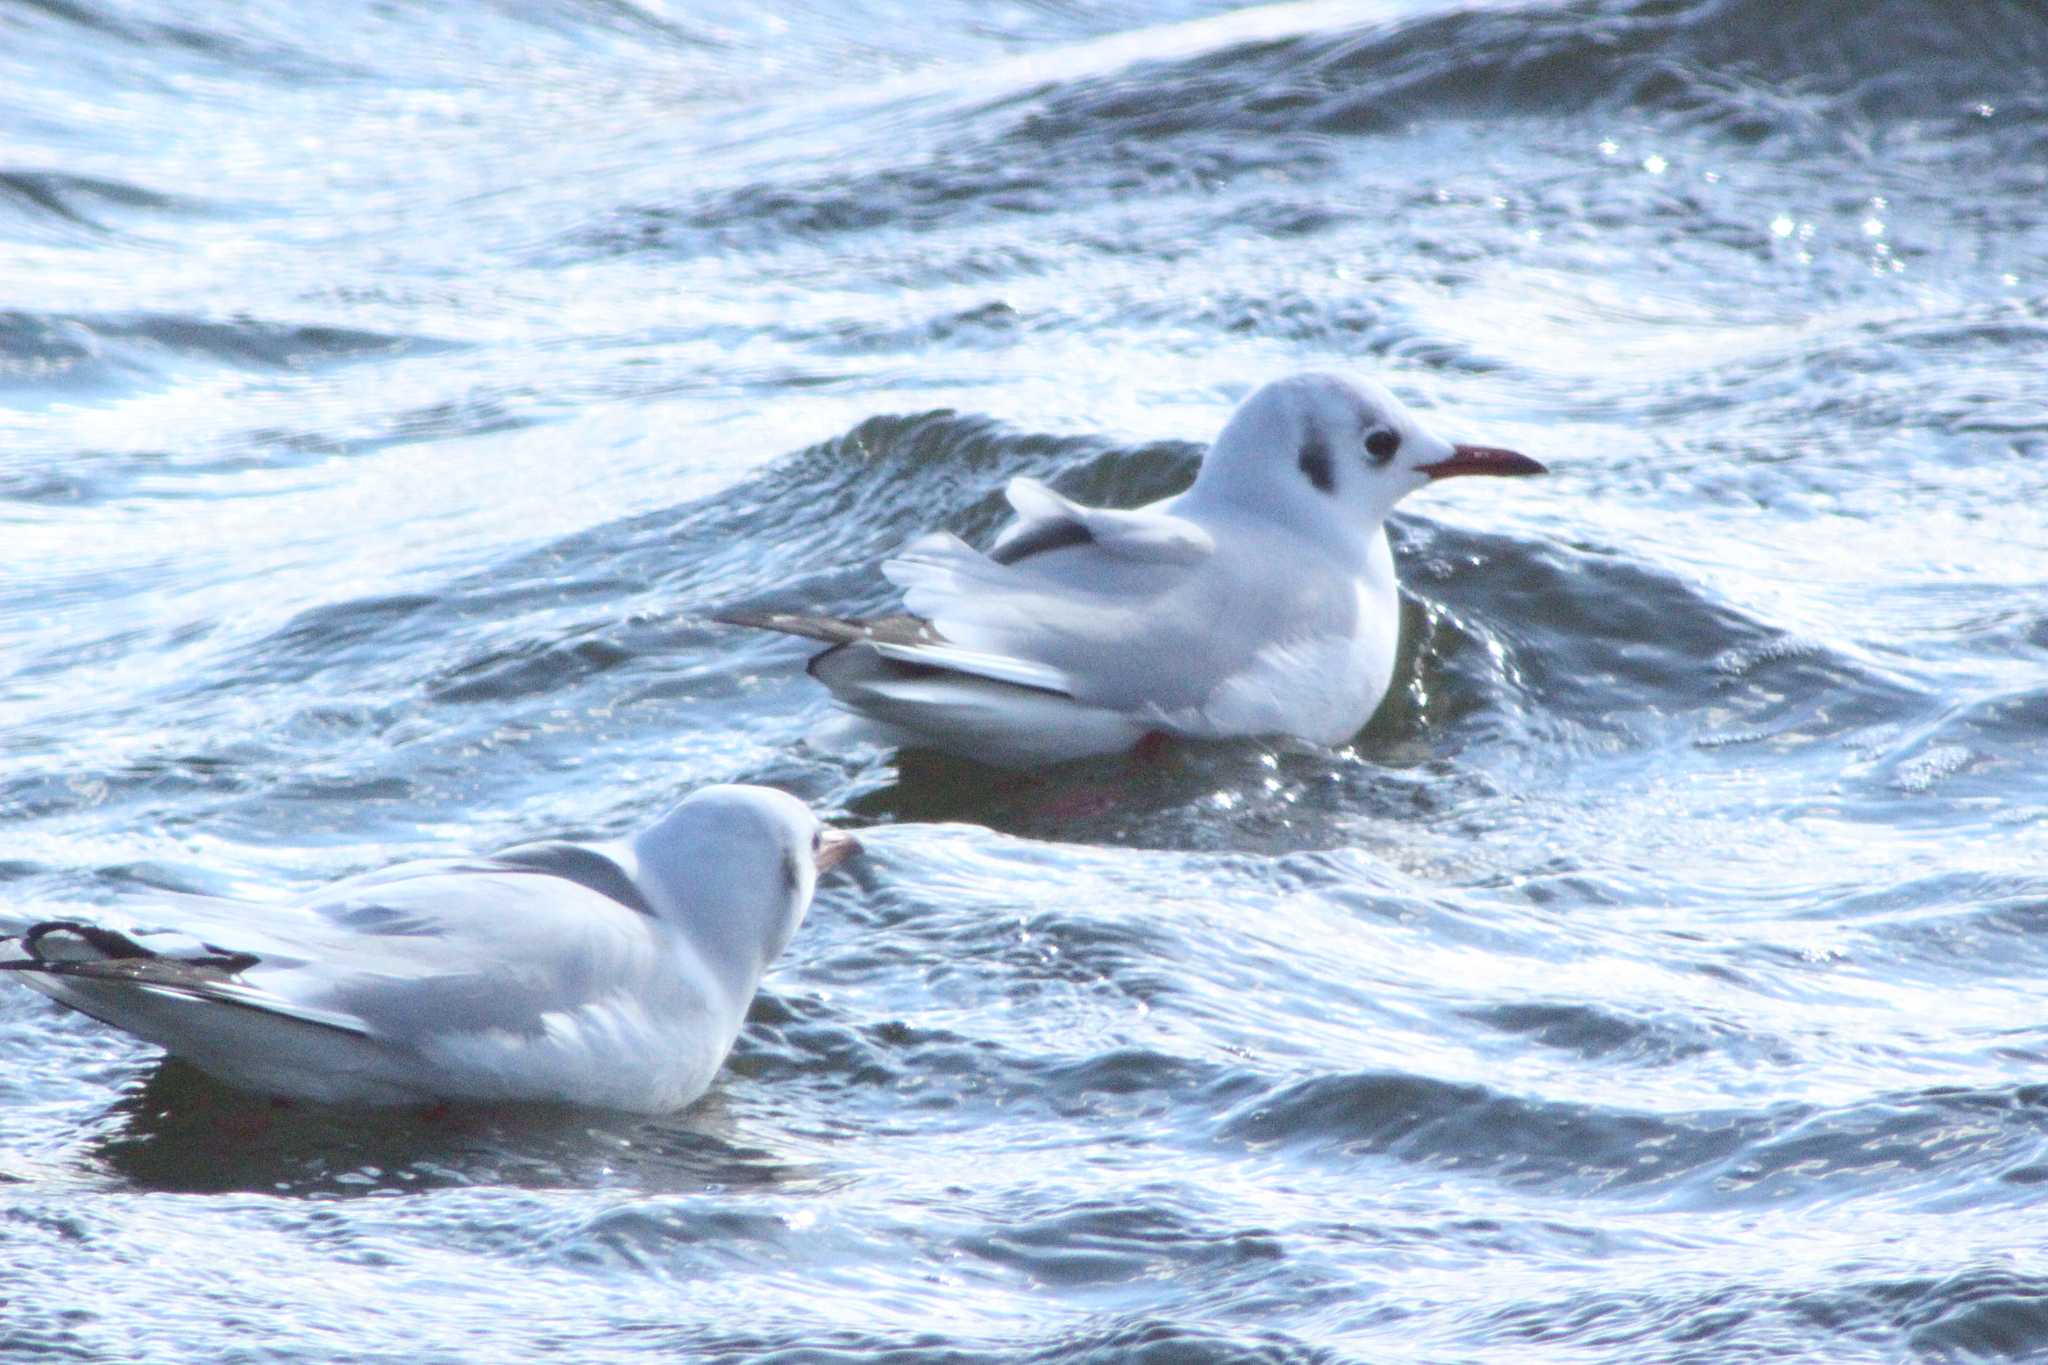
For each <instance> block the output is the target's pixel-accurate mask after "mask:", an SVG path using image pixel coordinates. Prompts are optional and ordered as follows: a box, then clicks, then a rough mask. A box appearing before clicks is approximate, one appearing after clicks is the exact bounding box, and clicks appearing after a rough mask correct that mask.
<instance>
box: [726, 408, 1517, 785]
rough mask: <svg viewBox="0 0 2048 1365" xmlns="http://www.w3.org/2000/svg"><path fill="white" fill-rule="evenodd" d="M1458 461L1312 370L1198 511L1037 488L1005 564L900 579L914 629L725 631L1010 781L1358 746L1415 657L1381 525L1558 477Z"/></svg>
mask: <svg viewBox="0 0 2048 1365" xmlns="http://www.w3.org/2000/svg"><path fill="white" fill-rule="evenodd" d="M1543 472H1544V469H1543V466H1542V465H1540V464H1538V463H1537V462H1536V461H1534V460H1532V459H1530V458H1529V457H1528V456H1526V455H1520V454H1517V453H1516V452H1514V451H1512V450H1501V449H1498V448H1496V447H1492V446H1473V445H1453V444H1451V443H1450V442H1448V441H1445V440H1443V439H1441V438H1439V437H1437V436H1435V435H1433V434H1431V433H1430V432H1429V431H1427V430H1425V429H1424V428H1423V426H1422V424H1421V423H1420V422H1418V421H1416V420H1415V417H1414V415H1413V414H1411V413H1410V412H1409V411H1408V409H1407V408H1406V407H1404V406H1402V404H1401V402H1400V401H1399V400H1398V399H1396V398H1395V397H1394V396H1393V395H1392V394H1391V393H1389V392H1387V390H1385V389H1384V388H1382V387H1380V386H1379V385H1378V384H1374V383H1371V382H1368V381H1363V380H1358V379H1352V378H1348V377H1346V376H1342V375H1334V374H1297V375H1291V376H1289V377H1287V378H1285V379H1280V380H1276V381H1275V382H1273V383H1271V384H1268V385H1266V386H1265V387H1264V388H1262V389H1260V390H1258V392H1256V393H1254V394H1253V395H1252V396H1251V397H1249V398H1247V399H1246V400H1245V401H1244V403H1243V404H1242V405H1241V406H1240V407H1239V408H1238V409H1237V411H1236V413H1234V414H1233V415H1232V416H1231V419H1230V421H1229V422H1228V423H1227V424H1225V426H1224V428H1223V431H1222V433H1221V434H1220V435H1218V436H1217V438H1216V442H1215V444H1214V445H1212V446H1210V447H1209V451H1208V453H1207V455H1205V456H1204V457H1203V459H1202V467H1201V470H1200V472H1199V473H1197V474H1196V476H1195V481H1194V483H1193V485H1192V486H1191V487H1189V488H1188V490H1187V491H1186V492H1184V493H1181V494H1178V495H1177V496H1175V497H1171V498H1167V499H1164V500H1163V501H1160V502H1155V503H1152V504H1150V505H1148V506H1145V507H1140V508H1136V509H1134V510H1130V511H1112V510H1109V509H1106V508H1098V507H1083V506H1081V505H1079V504H1077V503H1074V502H1070V501H1069V500H1067V499H1066V498H1064V497H1062V496H1060V495H1059V494H1058V493H1055V492H1053V491H1052V490H1051V489H1050V488H1047V487H1046V486H1045V485H1044V484H1041V483H1039V482H1037V481H1036V480H1033V479H1026V478H1018V479H1012V480H1011V481H1010V484H1009V488H1008V490H1007V494H1008V497H1009V501H1010V506H1011V507H1012V508H1014V509H1015V510H1016V513H1017V518H1016V520H1015V521H1013V522H1012V523H1011V524H1010V525H1009V527H1008V528H1007V529H1005V530H1004V531H1003V532H1002V534H1001V535H1000V536H998V537H997V539H996V541H995V544H994V545H993V546H991V547H990V549H989V550H988V552H987V553H983V552H981V551H979V550H976V549H974V548H972V547H971V546H969V545H967V544H966V543H965V542H964V541H962V540H961V539H960V538H959V537H957V536H954V535H950V534H947V533H944V532H939V533H935V534H931V535H927V536H924V537H922V538H920V539H918V540H915V541H913V542H911V543H910V544H909V545H907V546H905V547H904V548H903V550H901V551H900V552H899V553H898V554H897V555H896V556H895V557H894V558H892V559H889V560H887V561H885V562H884V563H883V565H882V572H883V573H884V574H886V575H887V576H888V578H889V579H890V581H892V582H893V583H895V584H896V585H897V586H898V587H900V588H902V589H903V593H904V603H905V607H906V608H907V611H908V614H907V615H902V616H890V617H883V618H879V619H875V620H865V621H855V620H846V619H842V618H839V617H832V616H816V615H808V614H802V613H794V612H748V613H731V614H727V615H724V616H721V617H719V618H718V619H720V620H722V621H725V622H728V623H730V624H734V625H745V626H757V627H761V628H764V629H768V630H778V631H783V632H786V633H789V634H793V635H802V636H807V637H809V638H811V639H816V640H823V641H826V642H827V643H829V644H831V645H832V646H833V648H831V649H828V650H826V651H825V652H824V653H822V654H819V655H817V656H816V657H815V658H813V659H812V660H811V663H810V672H811V675H812V676H813V677H815V678H817V679H818V681H820V682H822V683H824V684H825V686H826V687H827V688H829V689H830V690H831V693H832V696H833V698H834V699H835V700H836V701H837V702H838V704H839V705H840V706H841V707H843V708H844V709H846V710H847V711H850V712H852V713H853V714H854V715H856V716H858V717H860V718H862V719H863V720H864V721H865V722H867V726H866V727H865V728H869V729H871V730H873V731H874V732H875V733H877V734H878V735H879V737H881V738H883V739H884V740H886V741H888V742H893V743H897V744H903V745H912V746H915V745H924V746H929V747H932V748H936V749H942V750H947V751H949V752H952V753H957V754H963V755H965V756H967V757H969V758H975V759H979V760H981V761H983V762H987V763H994V764H998V765H1001V766H1008V767H1027V766H1031V765H1035V764H1041V763H1056V762H1060V761H1063V760H1066V759H1070V758H1078V757H1082V756H1084V755H1088V754H1102V753H1116V752H1120V751H1123V750H1126V749H1129V748H1131V747H1132V746H1133V745H1135V744H1137V743H1138V742H1139V741H1140V740H1142V739H1144V738H1145V737H1146V736H1148V735H1150V734H1155V733H1157V734H1163V735H1168V736H1185V737H1190V738H1226V737H1230V736H1244V735H1275V734H1285V735H1295V736H1299V737H1300V738H1303V739H1307V740H1310V741H1313V742H1316V743H1321V744H1340V743H1342V742H1344V741H1345V740H1347V739H1349V738H1350V737H1351V736H1352V735H1354V734H1356V733H1357V732H1358V730H1359V729H1360V728H1361V727H1362V726H1363V725H1364V724H1365V722H1366V721H1367V720H1369V719H1370V718H1371V717H1372V713H1373V711H1374V710H1375V709H1377V708H1378V706H1379V704H1380V700H1381V698H1383V697H1384V696H1385V695H1386V692H1387V687H1388V685H1389V683H1390V682H1391V681H1392V678H1393V672H1394V658H1395V653H1396V650H1397V648H1398V646H1399V643H1400V606H1399V599H1398V594H1397V590H1396V585H1395V580H1394V558H1393V552H1392V551H1391V550H1390V549H1389V548H1388V546H1387V537H1386V531H1385V528H1384V522H1385V519H1386V516H1387V514H1388V513H1389V512H1391V511H1392V510H1393V508H1394V504H1396V503H1398V502H1399V501H1400V500H1401V499H1402V498H1404V497H1406V496H1407V495H1408V494H1410V493H1412V492H1414V491H1415V490H1416V489H1418V488H1421V487H1422V486H1423V485H1425V484H1427V483H1430V482H1432V481H1434V480H1437V479H1444V478H1450V477H1452V476H1454V475H1459V474H1540V473H1543Z"/></svg>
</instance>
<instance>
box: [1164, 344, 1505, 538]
mask: <svg viewBox="0 0 2048 1365" xmlns="http://www.w3.org/2000/svg"><path fill="white" fill-rule="evenodd" d="M1543 472H1544V469H1543V466H1542V465H1540V464H1538V463H1537V462H1536V461H1534V460H1532V459H1530V458H1529V457H1528V456H1526V455H1520V454H1517V453H1516V452H1514V451H1512V450H1502V449H1499V448H1497V447H1493V446H1471V445H1454V444H1452V443H1451V442H1449V441H1446V440H1444V439H1443V438H1442V437H1440V436H1438V435H1436V434H1435V433H1434V432H1432V431H1430V430H1428V429H1427V428H1426V427H1424V426H1423V425H1422V423H1421V422H1419V421H1418V420H1416V417H1415V414H1414V413H1412V412H1410V411H1409V410H1408V408H1407V407H1406V405H1404V404H1403V403H1402V402H1401V400H1400V399H1398V398H1396V397H1394V395H1393V394H1392V393H1389V392H1388V391H1387V390H1386V389H1385V388H1384V387H1382V386H1381V385H1379V384H1376V383H1374V382H1372V381H1371V380H1367V379H1355V378H1352V377H1351V376H1349V375H1340V374H1325V373H1320V372H1314V371H1311V372H1307V373H1303V374H1293V375H1289V376H1287V377H1286V378H1284V379H1276V380H1274V381H1273V382H1272V383H1270V384H1267V385H1265V386H1264V387H1262V388H1260V389H1259V390H1258V391H1257V392H1255V393H1253V394H1252V396H1251V397H1249V398H1247V399H1245V400H1244V402H1243V403H1242V404H1240V405H1239V406H1238V409H1237V411H1236V412H1235V413H1233V414H1232V415H1231V418H1230V420H1229V422H1227V423H1226V424H1225V425H1224V428H1223V430H1222V432H1221V433H1220V434H1219V435H1218V436H1217V437H1216V442H1215V444H1214V445H1212V446H1210V448H1209V453H1208V454H1207V455H1206V456H1205V457H1204V458H1203V460H1202V468H1201V472H1200V473H1199V474H1198V475H1197V476H1196V478H1195V484H1194V487H1192V488H1191V489H1189V490H1188V492H1187V494H1186V495H1185V496H1184V497H1183V499H1182V500H1181V503H1180V505H1181V506H1182V507H1185V508H1188V509H1189V510H1194V509H1196V508H1199V507H1203V506H1209V507H1216V506H1228V507H1230V508H1231V509H1232V510H1235V511H1238V512H1246V513H1252V514H1255V515H1260V516H1265V517H1269V518H1271V519H1273V520H1276V521H1280V522H1284V523H1287V524H1290V525H1293V526H1296V527H1299V528H1302V529H1303V530H1306V531H1310V532H1312V533H1313V534H1315V535H1316V536H1317V538H1318V539H1320V540H1323V541H1325V542H1326V543H1328V544H1330V545H1332V546H1348V547H1353V548H1354V550H1355V553H1356V555H1357V556H1359V557H1362V556H1363V555H1364V554H1365V553H1366V551H1367V549H1368V547H1369V546H1370V545H1371V544H1372V542H1373V541H1374V539H1375V538H1376V536H1377V533H1378V531H1379V529H1380V525H1381V523H1382V522H1384V521H1385V520H1386V517H1387V514H1388V513H1389V512H1391V511H1393V510H1394V505H1395V504H1396V503H1398V502H1400V501H1401V499H1402V498H1405V497H1407V496H1408V495H1409V494H1410V493H1413V492H1414V491H1415V490H1416V489H1418V488H1421V487H1422V486H1423V485H1424V484H1427V483H1429V482H1431V481H1433V480H1435V479H1442V478H1448V477H1450V476H1452V475H1456V474H1541V473H1543Z"/></svg>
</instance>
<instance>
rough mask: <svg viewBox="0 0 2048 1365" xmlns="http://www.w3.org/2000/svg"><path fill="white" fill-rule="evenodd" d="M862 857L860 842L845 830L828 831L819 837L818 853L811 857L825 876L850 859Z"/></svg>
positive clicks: (819, 872) (820, 872)
mask: <svg viewBox="0 0 2048 1365" xmlns="http://www.w3.org/2000/svg"><path fill="white" fill-rule="evenodd" d="M858 856H860V840H858V839H856V838H854V837H853V836H852V835H851V834H848V833H847V832H846V831H845V830H843V829H829V828H828V829H826V830H824V831H823V832H822V833H821V834H820V835H819V836H818V851H817V852H816V853H814V854H812V855H811V859H812V861H813V862H815V863H817V865H818V875H819V876H823V875H824V874H825V873H827V872H830V871H831V870H832V869H833V868H835V867H837V866H839V865H840V864H841V863H843V862H845V861H846V860H847V859H848V858H855V857H858Z"/></svg>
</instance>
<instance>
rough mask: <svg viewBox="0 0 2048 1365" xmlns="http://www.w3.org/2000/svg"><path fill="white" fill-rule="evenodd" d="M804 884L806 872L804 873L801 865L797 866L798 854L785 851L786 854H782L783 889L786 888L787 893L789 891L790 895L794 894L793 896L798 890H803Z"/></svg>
mask: <svg viewBox="0 0 2048 1365" xmlns="http://www.w3.org/2000/svg"><path fill="white" fill-rule="evenodd" d="M803 885H804V874H803V870H802V869H801V868H799V867H798V866H797V861H796V854H794V853H785V854H783V855H782V887H783V890H784V891H786V892H787V893H788V894H789V895H792V896H794V895H795V894H796V893H797V892H799V891H801V890H803Z"/></svg>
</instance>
